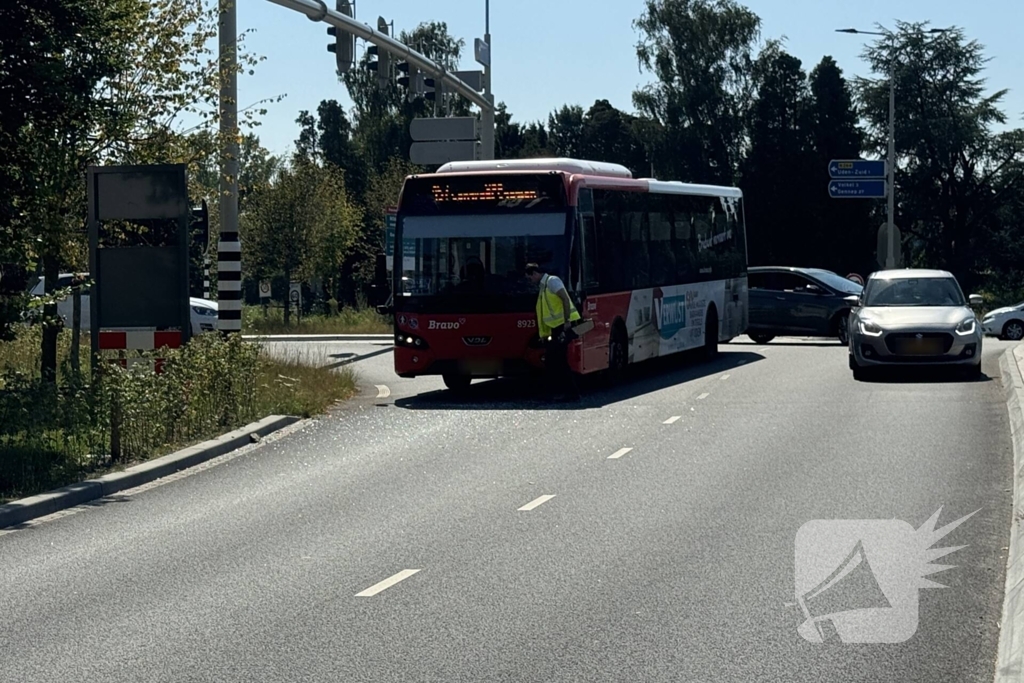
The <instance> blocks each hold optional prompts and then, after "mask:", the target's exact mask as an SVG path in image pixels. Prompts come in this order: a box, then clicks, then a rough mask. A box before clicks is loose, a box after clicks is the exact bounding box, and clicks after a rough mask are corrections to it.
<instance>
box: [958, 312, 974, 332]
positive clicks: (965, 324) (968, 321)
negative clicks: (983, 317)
mask: <svg viewBox="0 0 1024 683" xmlns="http://www.w3.org/2000/svg"><path fill="white" fill-rule="evenodd" d="M977 324H978V319H977V318H975V317H974V316H971V317H970V318H965V319H964V320H963V321H961V322H960V324H959V325H957V326H956V333H957V334H973V333H974V326H975V325H977Z"/></svg>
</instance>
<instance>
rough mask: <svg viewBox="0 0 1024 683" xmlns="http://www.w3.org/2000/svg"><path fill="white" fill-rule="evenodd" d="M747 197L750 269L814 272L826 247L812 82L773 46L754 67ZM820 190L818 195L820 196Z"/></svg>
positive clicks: (745, 176)
mask: <svg viewBox="0 0 1024 683" xmlns="http://www.w3.org/2000/svg"><path fill="white" fill-rule="evenodd" d="M753 79H754V84H755V87H756V89H757V96H756V98H755V99H754V103H753V106H752V108H751V113H750V151H749V154H748V155H747V158H746V159H745V161H744V164H743V179H742V183H741V186H742V188H743V191H744V194H745V196H746V209H747V211H746V214H747V221H748V223H747V229H748V236H749V237H748V240H749V242H748V243H749V257H750V261H751V263H754V264H758V265H766V264H768V263H770V262H776V263H778V264H781V265H798V266H811V265H814V264H815V261H816V260H817V258H818V255H819V254H820V250H821V249H822V247H823V245H822V244H819V243H817V241H816V240H815V239H814V237H815V236H816V234H817V231H816V230H815V228H814V223H815V220H814V219H815V216H814V214H813V212H812V211H811V210H810V209H811V208H812V206H813V205H812V203H811V202H808V195H809V194H810V193H812V192H813V191H814V189H813V187H812V185H811V179H812V178H813V177H814V175H815V174H814V170H813V166H812V163H813V157H812V155H811V151H810V133H809V131H810V126H809V125H808V123H809V116H808V115H809V101H808V92H807V79H806V76H805V74H804V71H803V69H802V68H801V64H800V60H799V59H797V58H796V57H793V56H792V55H790V54H788V53H787V52H786V51H785V50H784V49H783V48H782V46H781V44H779V43H778V42H775V41H771V42H769V43H768V45H767V46H766V47H765V48H764V50H762V52H761V54H760V55H759V56H758V58H757V60H756V61H755V62H754V65H753ZM820 191H821V190H820V189H819V192H820Z"/></svg>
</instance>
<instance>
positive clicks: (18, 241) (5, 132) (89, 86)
mask: <svg viewBox="0 0 1024 683" xmlns="http://www.w3.org/2000/svg"><path fill="white" fill-rule="evenodd" d="M123 12H124V9H123V7H121V6H119V5H118V4H117V3H109V2H105V1H102V0H40V1H39V2H31V3H3V4H0V46H2V51H0V98H2V101H3V102H4V103H5V104H4V106H3V107H0V263H2V264H5V270H6V271H7V277H8V278H10V276H11V272H13V271H14V270H18V269H32V268H34V267H35V266H36V264H37V262H38V259H39V258H40V257H41V256H42V255H43V254H44V253H51V252H53V251H55V250H57V249H59V247H60V242H61V239H60V236H51V235H46V237H47V238H48V239H47V240H46V241H45V242H42V241H41V238H42V237H43V235H41V234H40V232H41V231H40V226H39V225H38V223H37V221H38V219H39V218H40V216H39V210H40V207H41V205H42V203H43V197H44V194H45V191H46V186H45V185H40V181H43V180H45V174H44V173H42V172H40V170H39V169H38V166H39V164H40V161H41V160H40V159H37V158H35V157H34V154H35V153H36V152H37V151H39V149H40V148H41V147H43V145H42V140H43V138H44V136H46V135H49V136H50V137H52V138H56V139H57V140H56V143H57V144H59V142H60V141H61V140H60V139H59V138H60V137H61V128H62V127H66V126H68V125H71V126H73V127H74V130H72V131H68V132H69V133H70V135H64V136H63V137H64V139H65V140H66V139H67V138H69V137H70V138H72V139H80V138H85V137H86V136H87V134H88V131H89V130H90V127H91V126H92V124H93V121H94V116H95V114H96V108H97V104H98V102H99V101H100V98H99V96H98V93H96V91H95V87H96V85H97V84H98V83H99V82H101V81H102V80H104V79H105V78H107V77H109V76H111V75H113V74H114V73H116V72H117V71H118V69H119V68H120V67H121V66H122V65H123V63H124V60H123V57H122V56H121V55H118V54H117V52H116V50H114V49H113V45H112V42H111V40H110V38H109V33H110V30H111V27H112V26H113V25H115V24H116V23H117V22H118V21H119V20H121V19H122V17H123ZM47 266H48V268H49V270H50V271H51V272H52V273H53V278H49V279H48V282H47V287H49V288H51V289H52V287H53V282H54V281H55V280H56V269H55V268H56V266H57V262H56V260H55V259H54V258H52V257H51V258H50V259H49V260H48V262H47ZM23 304H24V300H23V297H21V296H20V295H17V294H16V293H15V292H9V293H7V294H5V295H4V296H3V297H0V339H10V337H11V335H12V334H13V328H12V327H11V324H12V323H13V322H14V321H15V320H17V319H18V318H19V317H20V314H21V310H22V306H23ZM45 313H46V314H47V315H48V316H50V318H51V319H53V318H54V317H55V316H56V307H55V306H48V307H47V309H46V311H45ZM55 334H56V331H55V329H54V332H53V333H51V334H49V335H47V341H46V345H47V347H49V346H50V345H51V344H52V345H54V349H55V348H56V347H55V344H56V336H55ZM54 365H55V364H50V363H46V364H44V371H45V373H44V374H46V375H47V376H49V377H52V376H53V367H54Z"/></svg>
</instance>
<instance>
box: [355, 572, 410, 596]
mask: <svg viewBox="0 0 1024 683" xmlns="http://www.w3.org/2000/svg"><path fill="white" fill-rule="evenodd" d="M418 571H419V569H403V570H402V571H400V572H398V573H397V574H395V575H394V576H392V577H390V578H387V579H384V580H383V581H381V582H380V583H377V584H374V585H372V586H370V587H369V588H367V589H366V590H364V591H363V592H361V593H356V597H357V598H370V597H373V596H374V595H376V594H377V593H380V592H381V591H383V590H387V589H388V588H391V587H392V586H394V585H395V584H396V583H398V582H400V581H405V580H406V579H408V578H409V577H410V576H412V575H413V574H415V573H416V572H418Z"/></svg>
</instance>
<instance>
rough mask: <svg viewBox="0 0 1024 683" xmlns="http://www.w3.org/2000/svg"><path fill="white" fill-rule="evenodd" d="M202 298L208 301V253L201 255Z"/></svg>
mask: <svg viewBox="0 0 1024 683" xmlns="http://www.w3.org/2000/svg"><path fill="white" fill-rule="evenodd" d="M203 298H204V299H206V300H207V301H209V300H210V252H205V253H204V254H203Z"/></svg>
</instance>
